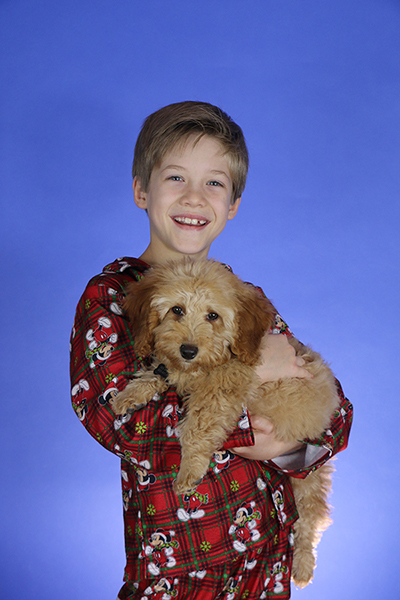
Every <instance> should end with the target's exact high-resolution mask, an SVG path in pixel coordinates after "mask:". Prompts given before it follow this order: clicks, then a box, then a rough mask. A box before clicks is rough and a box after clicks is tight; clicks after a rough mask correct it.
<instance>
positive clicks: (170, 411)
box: [162, 404, 183, 437]
mask: <svg viewBox="0 0 400 600" xmlns="http://www.w3.org/2000/svg"><path fill="white" fill-rule="evenodd" d="M182 414H183V408H180V407H179V406H178V404H167V406H166V407H165V408H164V410H163V412H162V416H163V417H164V418H166V419H167V420H168V425H167V426H166V429H165V431H166V434H167V436H168V437H172V436H173V435H175V437H178V430H177V427H178V424H179V419H180V417H181V415H182Z"/></svg>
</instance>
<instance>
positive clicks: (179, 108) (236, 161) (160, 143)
mask: <svg viewBox="0 0 400 600" xmlns="http://www.w3.org/2000/svg"><path fill="white" fill-rule="evenodd" d="M195 134H198V136H197V138H196V140H195V143H197V141H198V140H199V139H200V138H201V137H202V136H204V135H209V136H211V137H213V138H214V139H216V140H217V141H218V142H219V143H220V144H221V146H222V148H223V151H224V154H226V155H227V157H228V161H229V167H230V175H231V178H232V202H234V201H235V200H236V199H237V198H239V197H240V196H241V195H242V192H243V190H244V187H245V185H246V178H247V171H248V167H249V155H248V151H247V147H246V142H245V139H244V135H243V132H242V130H241V128H240V127H239V125H237V124H236V123H235V122H234V121H233V120H232V119H231V117H229V116H228V115H227V114H226V113H225V112H224V111H222V110H221V109H220V108H218V107H217V106H214V105H212V104H208V103H207V102H195V101H189V100H188V101H186V102H177V103H175V104H169V105H168V106H164V107H163V108H161V109H160V110H157V111H156V112H154V113H152V114H151V115H150V116H149V117H147V119H146V120H145V122H144V123H143V127H142V129H141V131H140V133H139V136H138V139H137V142H136V146H135V155H134V159H133V166H132V176H133V177H137V178H138V179H139V180H140V183H141V185H142V188H143V189H144V190H145V191H147V189H148V185H149V181H150V177H151V173H152V171H153V169H154V168H155V167H157V166H158V165H159V164H160V163H161V161H162V159H163V158H164V156H165V154H166V153H167V152H169V151H170V150H172V149H173V148H174V147H175V146H177V145H183V144H184V143H185V142H186V141H187V140H188V138H189V137H191V136H192V135H195Z"/></svg>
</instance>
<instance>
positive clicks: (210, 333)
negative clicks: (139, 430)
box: [125, 260, 274, 372]
mask: <svg viewBox="0 0 400 600" xmlns="http://www.w3.org/2000/svg"><path fill="white" fill-rule="evenodd" d="M125 310H126V312H127V313H128V315H129V317H130V320H131V323H132V328H133V331H134V333H135V350H136V352H137V353H139V354H141V355H147V354H150V353H153V354H155V355H156V356H157V358H158V359H159V360H160V361H161V362H163V363H165V364H166V366H167V367H169V368H174V369H177V370H184V371H186V372H196V371H199V370H207V369H210V368H213V367H214V366H216V365H221V364H224V363H225V362H227V361H228V360H229V359H230V358H232V355H233V354H234V355H235V356H237V357H238V358H239V359H240V360H242V361H243V362H246V363H248V364H254V363H255V362H256V361H257V358H258V348H259V344H260V342H261V338H262V336H263V334H264V332H265V331H266V330H267V329H268V328H269V327H270V326H271V324H272V320H273V317H272V315H273V312H274V311H273V307H272V306H271V304H270V303H269V301H268V300H267V299H266V298H263V297H262V296H261V295H260V293H259V292H258V291H257V290H256V289H255V288H253V287H252V286H249V285H246V284H244V283H243V282H242V281H240V280H239V279H238V278H237V277H235V276H234V275H233V274H232V273H231V272H230V271H228V270H227V269H226V268H225V267H224V266H223V265H221V264H219V263H216V262H213V261H208V260H202V261H190V260H186V261H181V262H177V263H171V264H169V265H164V266H162V267H155V268H154V269H153V270H152V271H151V272H149V274H148V275H146V276H145V277H144V278H143V279H142V280H141V281H140V282H139V283H136V284H132V286H131V288H130V293H129V294H128V296H127V300H126V302H125Z"/></svg>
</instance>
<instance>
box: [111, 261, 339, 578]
mask: <svg viewBox="0 0 400 600" xmlns="http://www.w3.org/2000/svg"><path fill="white" fill-rule="evenodd" d="M124 309H125V311H126V313H127V315H128V316H129V319H130V322H131V324H132V330H133V333H134V335H135V352H136V354H137V355H139V356H143V357H145V356H148V355H152V356H153V357H154V361H153V364H152V366H151V367H149V368H147V369H143V370H141V371H140V372H139V373H138V375H137V377H136V378H135V379H133V380H132V381H131V382H130V383H129V384H128V385H127V387H126V388H125V389H124V390H123V391H122V392H120V393H119V394H118V396H117V398H116V399H115V401H114V405H113V408H114V411H115V412H116V414H119V415H123V414H126V413H127V412H129V411H131V412H132V411H135V410H138V409H140V408H142V407H143V406H145V405H146V404H147V403H148V402H149V401H150V400H151V398H152V397H153V396H154V395H155V394H156V393H159V394H160V393H162V392H164V391H165V390H166V389H168V387H169V386H170V385H174V386H175V387H176V390H177V392H178V394H179V395H181V396H183V397H184V399H185V400H184V402H185V414H184V418H183V420H182V422H181V424H180V426H179V431H180V436H179V440H180V444H181V465H180V469H179V472H178V475H177V478H176V480H175V482H174V490H175V492H176V493H177V494H185V493H187V492H188V491H189V490H192V489H193V488H195V487H196V485H198V484H199V483H200V482H201V480H202V479H203V477H204V476H205V474H206V472H207V470H208V468H209V464H210V460H211V458H212V456H213V454H214V452H215V451H216V450H218V449H220V448H221V447H222V446H223V444H224V442H225V440H226V439H227V437H228V435H229V433H230V432H232V431H233V430H234V429H235V427H236V425H237V422H238V420H239V418H240V415H241V413H242V411H243V404H245V405H246V406H247V408H248V410H249V412H250V415H260V416H264V417H266V418H267V419H269V420H270V421H271V422H272V423H273V425H274V428H275V432H276V436H277V438H278V439H280V440H282V441H286V442H289V441H290V442H294V441H298V440H303V439H306V438H309V439H315V438H318V437H319V436H320V435H321V434H322V433H323V431H324V430H325V429H326V428H327V427H328V426H329V423H330V419H331V416H332V413H333V412H334V410H335V409H336V408H337V407H338V404H339V398H338V396H337V393H336V386H335V379H334V376H333V374H332V373H331V371H330V369H329V367H328V366H327V365H326V363H325V362H324V361H323V359H322V358H321V356H320V355H319V354H317V353H316V352H314V351H313V350H311V349H310V348H309V347H307V346H303V345H302V344H301V343H300V342H299V341H298V340H296V339H295V338H294V337H291V338H288V341H289V343H290V344H291V345H292V346H293V347H294V348H295V351H296V353H297V354H298V355H300V356H302V358H303V359H304V360H305V366H304V368H306V369H307V370H308V371H310V372H311V373H312V374H313V379H296V378H291V379H281V380H279V381H274V382H269V383H263V384H262V385H260V381H259V380H258V379H257V377H256V376H255V372H254V367H255V365H257V363H258V362H259V360H260V345H261V340H262V338H263V336H264V334H265V333H266V332H268V331H270V330H271V328H272V327H273V326H274V322H275V317H276V310H275V309H274V307H273V306H272V304H271V302H270V301H269V300H268V299H267V298H265V297H264V296H263V295H262V294H261V292H260V291H259V290H258V289H257V288H255V287H253V286H252V285H250V284H246V283H244V282H242V281H241V280H240V279H238V278H237V277H236V276H235V275H234V274H233V273H232V272H231V271H230V270H229V269H228V268H227V267H225V266H224V265H222V264H220V263H218V262H215V261H213V260H206V259H205V260H199V261H193V260H191V259H184V260H182V261H175V262H171V263H168V264H167V265H162V266H159V267H154V268H153V269H151V270H150V271H149V272H148V274H147V275H146V276H145V277H144V278H143V279H142V280H140V281H139V282H137V283H132V284H131V286H130V287H129V289H128V294H127V297H126V300H125V304H124ZM332 470H333V469H332V467H331V465H330V464H329V463H327V464H325V465H324V466H323V467H321V468H320V469H318V470H317V471H316V472H314V473H311V474H310V475H309V476H308V477H307V478H306V479H297V478H291V483H292V487H293V491H294V495H295V500H296V506H297V510H298V513H299V519H298V521H297V522H296V523H295V537H294V561H293V578H294V580H295V583H296V584H297V585H298V586H300V587H304V586H305V585H307V584H308V583H309V582H310V581H311V579H312V576H313V570H314V566H315V557H314V552H313V549H314V548H315V546H316V545H317V543H318V541H319V539H320V534H321V532H322V531H323V530H324V529H325V528H326V527H327V525H328V524H329V507H328V504H327V496H328V493H329V490H330V486H331V473H332Z"/></svg>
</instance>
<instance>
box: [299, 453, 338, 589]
mask: <svg viewBox="0 0 400 600" xmlns="http://www.w3.org/2000/svg"><path fill="white" fill-rule="evenodd" d="M332 471H333V467H332V466H331V464H329V463H327V464H326V465H324V466H322V467H321V468H320V469H319V470H318V471H315V472H314V473H311V474H310V475H309V476H308V477H307V478H306V479H296V478H291V483H292V487H293V492H294V496H295V500H296V507H297V511H298V513H299V519H298V520H297V521H296V523H295V524H294V552H293V569H292V577H293V580H294V583H295V584H296V585H297V586H298V587H300V588H304V587H305V586H306V585H308V584H309V583H310V581H311V580H312V578H313V574H314V568H315V548H316V546H317V544H318V542H319V541H320V539H321V534H322V532H323V531H324V530H325V529H326V528H327V527H328V526H329V524H330V522H331V520H330V518H329V514H330V510H329V505H328V502H327V497H328V494H329V492H330V489H331V474H332Z"/></svg>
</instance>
